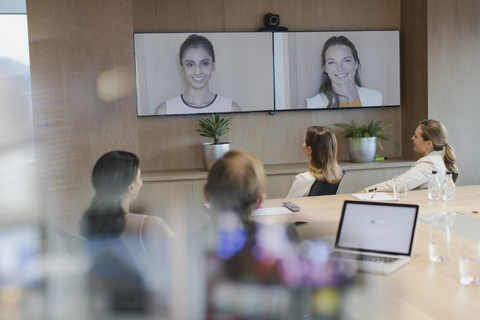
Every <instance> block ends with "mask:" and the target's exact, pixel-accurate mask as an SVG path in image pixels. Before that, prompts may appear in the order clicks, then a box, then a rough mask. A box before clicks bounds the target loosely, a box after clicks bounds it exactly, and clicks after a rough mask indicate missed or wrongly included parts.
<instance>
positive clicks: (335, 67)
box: [307, 36, 383, 109]
mask: <svg viewBox="0 0 480 320" xmlns="http://www.w3.org/2000/svg"><path fill="white" fill-rule="evenodd" d="M322 69H323V72H322V76H321V83H320V89H319V93H318V94H317V95H316V96H314V97H313V98H307V109H310V108H315V109H317V108H351V107H367V106H381V105H382V104H383V97H382V94H381V93H380V92H379V91H376V90H372V89H367V88H364V87H362V81H361V80H360V73H359V71H360V59H359V57H358V52H357V49H356V48H355V45H354V44H353V43H352V42H351V41H350V40H348V39H347V38H346V37H344V36H339V37H331V38H330V39H328V40H327V41H326V42H325V44H324V46H323V50H322Z"/></svg>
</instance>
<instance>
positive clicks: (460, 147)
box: [428, 0, 480, 185]
mask: <svg viewBox="0 0 480 320" xmlns="http://www.w3.org/2000/svg"><path fill="white" fill-rule="evenodd" d="M479 17H480V2H479V1H478V0H450V1H440V2H439V1H433V0H429V1H428V115H429V117H431V118H434V119H438V120H440V121H441V122H442V123H443V124H445V127H446V128H447V130H448V133H449V136H450V137H449V140H448V143H449V144H450V145H451V146H453V147H454V148H455V153H456V155H457V161H458V163H457V165H458V167H459V170H460V180H459V183H460V184H461V185H471V184H480V174H479V172H480V161H479V151H478V150H479V149H480V140H479V139H478V131H479V129H478V128H479V119H480V107H479V106H480V90H478V85H479V83H480V60H479V48H480V22H479Z"/></svg>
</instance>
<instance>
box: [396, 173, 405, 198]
mask: <svg viewBox="0 0 480 320" xmlns="http://www.w3.org/2000/svg"><path fill="white" fill-rule="evenodd" d="M393 196H394V197H395V198H397V199H405V198H406V197H407V184H406V182H405V178H404V177H397V176H395V178H394V186H393Z"/></svg>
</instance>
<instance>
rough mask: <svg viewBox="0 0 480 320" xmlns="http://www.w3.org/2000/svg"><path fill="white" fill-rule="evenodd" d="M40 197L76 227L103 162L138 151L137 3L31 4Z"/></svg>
mask: <svg viewBox="0 0 480 320" xmlns="http://www.w3.org/2000/svg"><path fill="white" fill-rule="evenodd" d="M27 15H28V25H29V36H30V58H31V74H32V91H33V112H34V122H35V123H34V126H35V144H36V157H37V172H38V175H37V178H38V185H39V200H40V202H41V203H42V204H43V206H42V207H43V210H42V211H43V212H42V213H43V214H44V217H45V218H46V219H49V220H52V219H53V220H55V219H62V220H67V222H66V223H68V222H69V224H70V225H76V223H77V221H78V219H79V216H80V214H81V212H82V211H83V210H85V209H86V206H87V205H88V203H89V201H90V198H91V196H92V190H91V186H90V172H91V169H92V166H93V164H94V163H95V161H96V159H98V157H99V156H100V155H102V154H103V153H105V152H107V151H110V150H113V149H123V150H129V151H133V152H136V153H138V149H139V148H138V130H137V118H136V110H135V93H134V88H135V81H134V74H135V71H134V64H133V57H134V55H133V54H134V53H133V36H132V33H133V25H132V7H131V1H130V0H72V1H62V0H44V1H37V0H31V1H30V0H27Z"/></svg>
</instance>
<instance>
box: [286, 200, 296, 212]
mask: <svg viewBox="0 0 480 320" xmlns="http://www.w3.org/2000/svg"><path fill="white" fill-rule="evenodd" d="M282 204H283V205H284V206H285V207H286V208H287V209H289V210H290V211H293V212H298V211H300V207H299V206H297V205H295V204H293V203H291V202H282Z"/></svg>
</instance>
